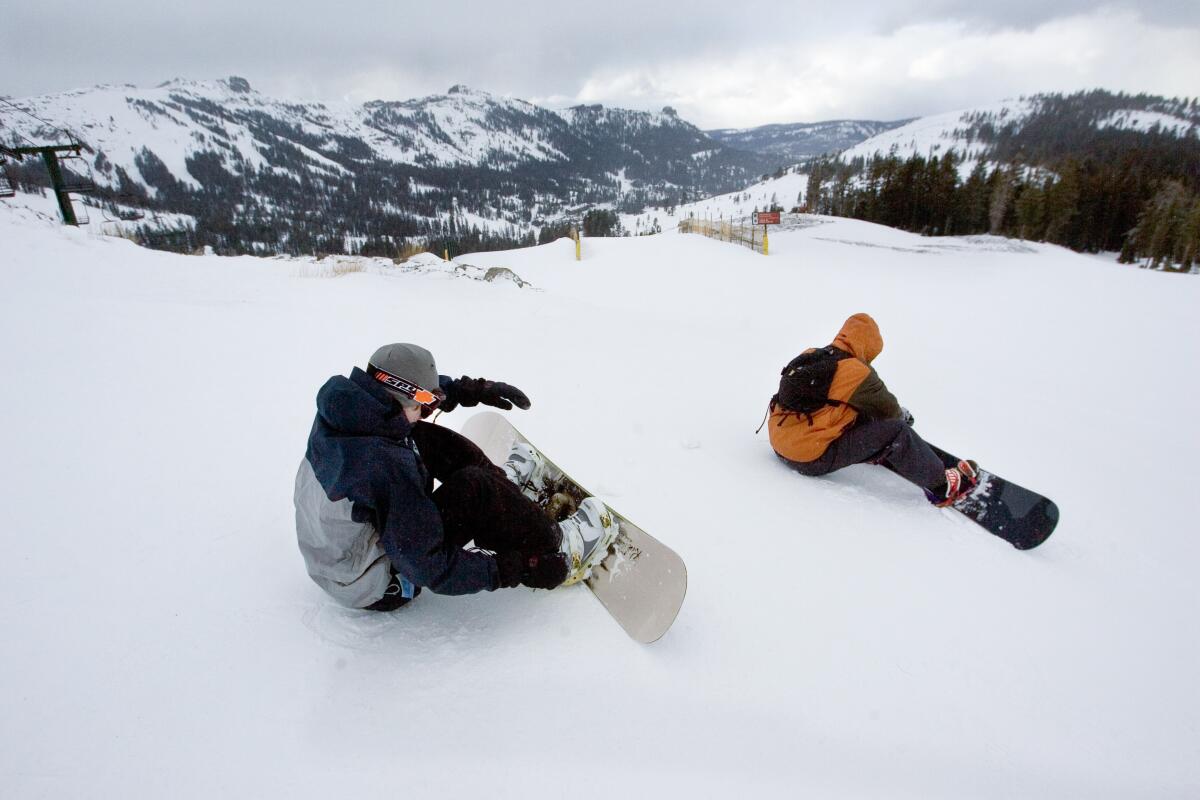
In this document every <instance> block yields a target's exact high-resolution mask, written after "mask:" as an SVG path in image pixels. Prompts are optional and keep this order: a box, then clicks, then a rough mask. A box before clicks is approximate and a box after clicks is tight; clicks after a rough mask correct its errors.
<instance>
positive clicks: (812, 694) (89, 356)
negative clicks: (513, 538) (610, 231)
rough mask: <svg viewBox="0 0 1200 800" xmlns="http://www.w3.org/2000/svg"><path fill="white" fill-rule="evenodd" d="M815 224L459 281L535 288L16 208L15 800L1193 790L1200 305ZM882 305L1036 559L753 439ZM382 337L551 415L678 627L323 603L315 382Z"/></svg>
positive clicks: (545, 427)
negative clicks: (794, 363) (1011, 488)
mask: <svg viewBox="0 0 1200 800" xmlns="http://www.w3.org/2000/svg"><path fill="white" fill-rule="evenodd" d="M814 222H815V223H817V224H813V225H811V226H810V227H806V228H803V229H799V230H794V231H784V232H780V233H779V234H778V235H777V236H773V237H772V248H771V252H772V255H771V256H770V257H769V258H764V257H762V256H760V255H756V254H754V253H752V252H751V251H749V250H746V249H742V248H739V247H736V246H733V245H727V244H722V243H720V242H716V241H711V240H708V239H704V238H701V237H698V236H688V235H681V234H674V233H672V234H664V235H661V236H655V237H643V238H630V239H610V240H585V242H584V260H583V261H582V262H576V261H574V259H573V255H574V252H573V250H574V248H573V245H572V243H570V242H569V241H566V240H561V241H558V242H556V243H553V244H550V245H546V246H543V247H539V248H536V249H530V250H522V251H516V252H507V253H489V254H481V255H472V256H468V257H465V258H464V259H462V260H463V261H464V262H468V263H470V264H471V265H474V266H478V267H492V266H497V267H500V266H502V267H507V268H509V269H511V270H513V271H514V272H515V273H517V274H518V275H520V277H521V278H523V279H524V280H526V281H529V282H530V283H532V287H526V288H518V286H517V285H516V284H514V283H511V282H498V283H484V282H480V281H472V280H463V279H460V278H459V277H456V276H457V275H458V274H459V273H456V272H454V271H449V270H443V271H439V272H421V273H416V272H405V271H403V270H400V269H396V270H388V269H386V268H383V267H378V264H377V263H376V262H372V263H373V264H375V265H376V266H375V267H373V268H372V269H368V270H365V271H362V272H353V271H351V272H337V271H330V272H322V271H314V270H312V269H311V263H309V262H304V261H290V260H285V259H255V258H250V257H245V258H216V257H189V256H174V255H170V254H166V253H162V252H154V251H148V250H141V249H138V248H137V247H135V246H134V245H132V244H131V243H129V242H127V241H124V240H120V239H105V238H100V237H97V236H95V235H93V234H90V233H89V232H88V231H87V230H68V229H63V228H60V227H56V226H53V225H50V224H46V223H44V222H41V221H39V220H37V219H36V218H34V217H31V216H28V215H26V214H23V213H18V212H17V211H14V210H11V209H8V208H7V207H5V206H2V205H0V265H2V267H0V332H2V334H3V339H4V342H5V343H6V344H5V346H4V348H3V350H2V351H0V372H2V373H3V374H4V376H5V382H6V390H5V391H4V393H3V395H2V399H0V413H3V417H4V419H5V420H6V426H5V434H6V435H5V441H4V445H5V448H4V449H5V453H6V455H7V458H6V459H5V467H4V468H3V480H0V487H2V488H0V493H2V494H0V514H2V515H3V516H2V523H0V536H2V537H3V538H2V539H0V546H2V547H3V551H4V554H5V558H4V559H3V560H0V585H3V586H4V588H5V602H4V603H3V604H0V636H2V637H3V641H4V642H5V656H4V658H3V659H2V660H0V682H2V685H3V687H4V713H3V714H0V776H3V786H4V794H5V796H11V797H20V798H41V797H45V798H61V797H121V798H137V797H146V798H153V797H167V796H169V797H181V798H211V797H216V796H229V797H255V796H259V797H290V798H307V797H313V798H317V797H329V796H331V795H333V794H335V793H336V795H337V796H339V797H364V796H372V795H381V796H382V795H396V796H410V797H415V796H438V797H467V796H487V797H515V798H524V799H526V800H527V799H528V798H542V797H545V798H557V797H563V796H571V797H606V798H608V797H612V796H613V795H614V792H617V793H619V794H620V795H621V796H625V797H680V796H693V797H716V796H725V795H728V794H729V793H733V792H736V793H738V795H739V796H743V797H822V798H842V797H847V798H848V797H913V798H936V797H945V798H962V797H972V798H992V797H995V798H1000V797H1021V798H1056V799H1057V798H1064V797H1088V798H1107V797H1111V798H1127V797H1158V798H1167V797H1194V796H1196V795H1197V793H1200V767H1198V766H1197V765H1198V764H1200V736H1198V730H1197V720H1198V719H1200V699H1198V696H1200V695H1198V694H1197V692H1196V691H1195V676H1196V675H1197V674H1198V673H1200V645H1198V643H1197V636H1196V625H1195V622H1194V616H1195V615H1194V609H1195V589H1194V586H1195V574H1194V573H1195V564H1196V563H1197V560H1198V558H1200V540H1198V539H1197V537H1196V536H1195V533H1194V531H1195V522H1194V520H1193V517H1194V510H1195V502H1194V499H1193V497H1194V496H1193V495H1192V494H1191V491H1192V484H1193V483H1194V476H1193V470H1192V462H1193V460H1194V459H1193V455H1192V454H1193V453H1194V452H1195V451H1196V449H1197V447H1200V432H1198V428H1197V425H1196V423H1195V422H1194V421H1193V420H1192V418H1191V417H1190V415H1188V414H1187V413H1186V412H1187V409H1186V407H1184V408H1181V407H1179V405H1178V404H1177V401H1178V398H1180V397H1192V396H1194V395H1195V393H1196V389H1197V380H1196V378H1195V374H1194V365H1195V364H1196V363H1197V362H1198V360H1200V341H1198V340H1197V337H1196V336H1195V322H1194V309H1195V308H1196V305H1197V302H1198V301H1200V282H1197V281H1196V280H1194V279H1193V278H1191V277H1189V276H1173V275H1163V274H1159V273H1151V272H1147V271H1140V270H1137V269H1133V268H1129V267H1122V266H1118V265H1116V264H1108V263H1104V262H1100V261H1097V260H1096V259H1094V258H1088V257H1084V256H1079V255H1076V254H1073V253H1070V252H1068V251H1066V250H1062V249H1059V248H1055V247H1051V246H1043V245H1023V244H1020V243H1014V242H1009V241H1006V240H1000V239H994V238H988V237H979V238H968V239H937V240H931V239H922V238H919V237H917V236H914V235H911V234H907V233H902V232H898V231H894V230H890V229H887V228H882V227H879V226H874V225H870V224H866V223H860V222H855V221H849V220H832V219H816V220H814ZM463 272H466V270H463ZM339 274H340V275H341V277H325V278H321V277H315V276H317V275H339ZM857 311H869V312H870V313H872V314H873V315H874V316H875V317H876V319H877V320H878V321H879V323H880V325H881V327H882V330H883V333H884V337H885V340H886V342H887V346H886V348H885V350H884V352H883V354H882V356H881V357H880V358H879V360H878V361H877V366H878V367H879V369H880V371H881V374H882V375H883V377H884V379H885V380H886V381H887V382H888V383H889V386H890V387H891V388H892V389H893V390H894V391H895V392H896V394H897V395H898V396H899V397H900V398H901V400H902V402H903V403H904V404H905V405H906V406H908V407H909V408H910V409H912V410H913V412H914V413H915V415H916V417H917V426H918V429H919V430H920V431H921V432H922V433H923V434H924V435H926V436H927V437H928V438H929V439H930V440H931V441H934V442H937V443H939V444H942V445H944V446H946V447H948V448H950V449H952V450H954V451H957V452H959V453H960V454H963V455H967V456H971V457H974V458H977V459H978V460H979V461H980V462H981V463H983V464H984V465H986V466H989V467H991V468H993V469H995V470H996V471H998V472H999V473H1000V474H1002V475H1005V476H1008V477H1011V478H1013V479H1017V480H1019V481H1020V482H1022V483H1025V484H1026V485H1028V486H1030V487H1033V488H1037V489H1042V490H1045V491H1047V492H1048V493H1050V494H1052V495H1053V496H1054V498H1055V499H1056V500H1057V501H1058V503H1059V505H1060V507H1061V508H1062V514H1063V521H1062V524H1061V525H1060V527H1059V530H1058V532H1057V533H1056V534H1055V536H1054V537H1053V538H1052V539H1051V540H1050V541H1049V542H1048V543H1047V544H1046V545H1045V546H1043V547H1042V548H1040V549H1038V550H1035V551H1032V552H1028V553H1022V552H1018V551H1016V550H1014V549H1012V548H1011V547H1009V546H1008V545H1007V544H1005V543H1003V542H1001V541H1000V540H998V539H995V538H993V537H990V536H988V535H987V534H985V533H983V532H981V531H980V530H979V529H978V528H977V527H975V526H973V525H972V524H971V523H969V522H967V521H965V520H962V519H960V518H956V517H955V516H954V515H953V512H949V511H938V510H935V509H933V508H931V507H930V506H928V505H927V504H926V503H925V501H924V499H923V498H922V497H921V495H920V493H919V492H918V491H917V490H915V489H914V488H912V487H911V486H909V485H908V484H906V483H905V482H904V481H902V480H900V479H898V478H896V477H894V476H892V475H891V474H889V473H887V472H885V471H884V470H882V469H880V468H872V467H866V466H862V467H854V468H850V469H848V470H845V471H843V472H841V473H838V474H836V475H834V476H831V477H828V478H825V479H810V478H804V477H802V476H800V475H797V474H795V473H792V472H790V471H789V470H787V469H786V468H784V467H783V466H782V465H781V464H780V463H779V462H778V461H777V460H776V459H775V458H774V456H773V455H772V454H771V452H770V448H769V446H768V444H767V441H766V435H765V433H764V434H759V435H758V436H755V435H754V429H755V427H756V426H757V425H758V424H759V421H760V419H761V417H762V414H763V411H764V406H765V404H766V400H767V398H768V397H769V396H770V395H771V393H772V392H773V390H774V385H775V381H776V378H777V374H778V369H779V367H780V366H781V365H782V364H783V363H785V362H786V361H787V360H788V359H789V358H790V357H791V356H793V355H794V354H795V353H796V352H797V351H798V350H799V349H800V348H802V347H804V346H806V345H810V344H819V343H823V342H826V341H828V340H829V339H830V338H831V337H832V336H833V334H834V333H835V332H836V330H837V328H838V327H839V325H840V324H841V322H842V320H843V319H844V318H845V317H846V316H847V315H849V314H851V313H853V312H857ZM393 340H413V341H418V342H423V343H425V344H427V345H429V346H430V347H432V348H433V349H434V351H435V353H436V355H437V358H438V363H439V366H440V367H441V369H442V371H443V372H447V373H450V374H453V375H459V374H462V373H466V374H469V375H483V376H487V377H493V378H500V379H505V380H508V381H510V382H512V383H514V384H516V385H518V386H520V387H521V388H522V389H524V390H525V391H527V392H528V393H529V394H530V396H531V397H532V398H533V401H534V405H533V407H532V409H531V410H529V411H527V412H511V413H512V417H513V419H514V421H515V422H516V423H517V424H518V425H519V426H520V427H521V428H522V429H523V430H524V431H525V432H527V433H528V434H529V435H530V436H531V437H532V438H533V440H534V441H536V442H539V443H540V444H542V445H544V446H545V448H546V449H547V450H548V451H549V452H550V453H552V454H553V455H554V457H555V459H556V460H558V461H560V462H561V463H562V464H563V465H566V466H567V467H568V468H569V469H570V470H571V472H572V474H573V475H575V476H576V477H578V478H579V479H580V480H582V481H584V482H585V483H587V484H588V485H590V486H591V487H593V488H594V489H595V490H597V491H598V492H600V493H601V494H602V495H603V497H604V498H605V499H606V500H607V501H609V502H610V503H611V504H612V505H614V506H615V507H617V508H619V509H620V510H621V511H622V512H623V513H625V514H626V515H628V516H629V517H630V518H632V519H634V520H636V521H638V523H639V524H641V525H642V526H643V527H645V528H646V529H647V530H649V531H651V532H653V533H655V534H656V535H658V536H659V537H661V538H662V539H663V540H665V541H666V542H668V543H670V544H671V545H672V546H674V547H675V548H676V549H677V550H678V551H679V552H680V554H681V555H683V557H684V558H685V559H686V560H687V562H688V567H689V577H690V581H689V583H690V586H689V593H688V598H687V601H686V603H685V604H684V607H683V610H682V613H681V615H680V617H679V619H678V621H677V622H676V624H675V627H674V628H673V629H672V630H671V631H670V632H669V633H668V634H667V636H666V637H665V638H664V639H663V640H661V641H660V642H658V643H657V644H655V645H652V646H641V645H638V644H635V643H634V642H632V641H630V640H629V639H628V638H627V637H626V636H625V634H624V633H622V632H621V630H620V629H619V628H618V627H617V625H616V624H615V623H614V622H613V621H612V620H611V619H610V618H609V617H608V615H607V614H606V613H605V612H604V610H603V609H602V608H601V607H600V605H599V604H598V603H597V602H596V601H595V600H594V599H593V598H592V597H591V596H590V594H589V593H588V592H587V591H586V590H585V589H583V588H580V587H575V588H572V589H564V590H558V591H554V592H533V591H530V590H526V589H516V590H506V591H500V592H496V593H494V594H483V595H479V596H473V597H465V598H452V597H437V596H431V595H428V594H426V595H423V596H422V597H421V598H420V599H419V600H418V601H417V602H416V603H415V604H414V605H413V606H411V607H409V608H406V609H404V610H402V611H400V612H398V613H395V614H386V615H376V614H371V613H368V612H355V611H348V610H344V609H341V608H338V607H336V606H334V605H332V604H331V602H330V601H329V600H327V599H326V597H325V596H324V595H323V594H322V593H321V592H320V591H319V590H318V589H317V588H316V587H315V586H314V585H313V584H312V583H311V582H309V580H308V578H307V577H306V576H305V574H304V571H303V565H302V562H301V559H300V555H299V553H298V551H297V549H296V545H295V539H294V529H293V519H292V506H291V491H292V479H293V476H294V474H295V470H296V467H297V465H298V463H299V460H300V458H301V456H302V454H303V451H304V442H305V437H306V435H307V433H308V429H309V426H310V424H311V418H312V413H313V397H314V395H315V392H316V390H317V388H318V387H319V386H320V385H321V383H322V382H323V381H324V380H325V379H326V378H327V377H328V376H329V375H331V374H334V373H345V372H346V371H348V370H349V369H350V367H351V366H352V365H354V364H356V363H358V364H361V363H362V361H363V360H364V359H365V358H366V357H367V355H369V354H370V353H371V352H372V351H373V350H374V349H375V347H377V346H378V345H380V344H382V343H385V342H389V341H393ZM1114 365H1120V367H1119V369H1116V370H1114V369H1113V366H1114ZM1131 380H1132V382H1133V383H1132V385H1129V383H1128V382H1129V381H1131ZM471 413H472V412H471V411H470V410H462V411H457V412H455V413H453V414H450V415H446V416H445V417H444V418H443V422H444V424H446V425H449V426H451V427H455V428H457V427H459V426H461V424H462V423H463V421H464V419H466V417H467V416H469V415H470V414H471Z"/></svg>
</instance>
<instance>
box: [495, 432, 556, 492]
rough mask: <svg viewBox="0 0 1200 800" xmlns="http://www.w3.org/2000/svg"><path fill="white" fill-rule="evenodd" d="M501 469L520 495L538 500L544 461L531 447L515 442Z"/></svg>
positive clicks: (544, 470) (544, 465) (543, 472)
mask: <svg viewBox="0 0 1200 800" xmlns="http://www.w3.org/2000/svg"><path fill="white" fill-rule="evenodd" d="M503 469H504V474H505V476H507V478H508V479H509V480H510V481H512V482H513V483H515V484H516V485H517V488H518V489H520V490H521V494H523V495H525V496H526V497H528V498H529V499H531V500H535V501H536V500H538V494H539V492H540V491H541V489H542V482H543V479H544V478H545V475H546V459H545V458H543V457H542V454H541V453H539V452H538V451H537V450H536V449H535V448H534V447H533V446H532V445H529V444H526V443H525V442H515V443H514V444H513V446H512V450H511V451H509V454H508V460H507V461H505V462H504V467H503Z"/></svg>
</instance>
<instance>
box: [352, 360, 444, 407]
mask: <svg viewBox="0 0 1200 800" xmlns="http://www.w3.org/2000/svg"><path fill="white" fill-rule="evenodd" d="M367 367H368V368H369V369H370V370H371V377H372V378H374V379H375V380H377V381H379V382H380V383H382V384H384V385H385V386H389V387H391V388H393V389H395V390H396V391H398V392H400V394H402V395H404V396H405V397H407V398H409V399H410V400H415V401H416V402H418V403H420V404H421V405H423V406H430V405H437V404H438V403H439V402H441V398H440V397H438V396H437V395H436V394H434V393H433V392H431V391H429V390H428V389H422V388H421V387H420V386H417V385H416V384H415V383H413V382H411V381H406V380H405V379H404V378H401V377H400V376H399V375H393V374H392V373H390V372H388V371H387V370H386V369H380V368H379V367H377V366H375V365H374V364H367Z"/></svg>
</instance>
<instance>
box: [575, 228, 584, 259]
mask: <svg viewBox="0 0 1200 800" xmlns="http://www.w3.org/2000/svg"><path fill="white" fill-rule="evenodd" d="M575 260H576V261H583V237H582V236H580V235H579V231H575Z"/></svg>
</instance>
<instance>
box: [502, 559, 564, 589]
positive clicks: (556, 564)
mask: <svg viewBox="0 0 1200 800" xmlns="http://www.w3.org/2000/svg"><path fill="white" fill-rule="evenodd" d="M496 567H497V568H498V569H499V572H500V588H502V589H508V588H512V587H513V586H516V585H518V584H522V583H523V584H525V585H526V586H529V587H531V588H533V589H553V588H554V587H556V586H560V585H562V582H563V581H565V580H566V579H567V572H568V571H569V570H568V568H567V557H566V556H565V555H564V554H562V553H541V554H534V555H525V554H523V553H500V554H498V555H497V556H496Z"/></svg>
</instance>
